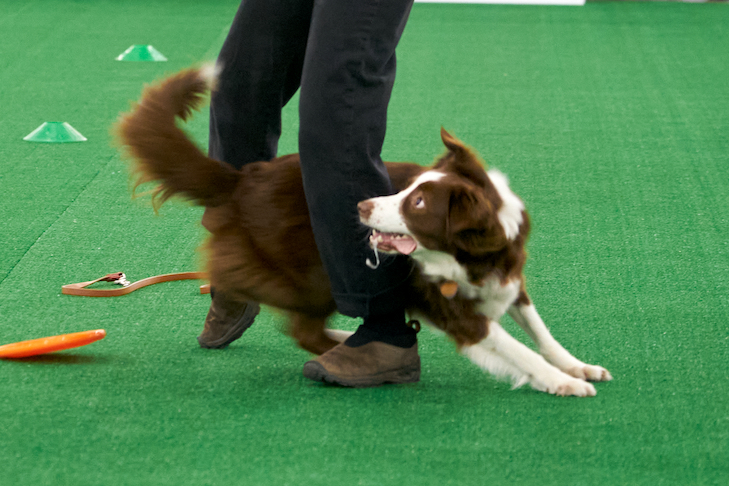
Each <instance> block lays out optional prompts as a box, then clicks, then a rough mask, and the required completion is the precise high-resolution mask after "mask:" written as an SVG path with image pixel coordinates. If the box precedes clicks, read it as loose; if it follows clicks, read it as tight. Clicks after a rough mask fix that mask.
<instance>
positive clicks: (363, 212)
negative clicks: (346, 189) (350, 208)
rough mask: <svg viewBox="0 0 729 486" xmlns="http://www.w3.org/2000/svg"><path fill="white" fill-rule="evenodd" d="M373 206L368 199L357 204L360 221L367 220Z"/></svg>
mask: <svg viewBox="0 0 729 486" xmlns="http://www.w3.org/2000/svg"><path fill="white" fill-rule="evenodd" d="M374 206H375V205H374V204H372V201H370V200H369V199H368V200H366V201H362V202H360V203H359V204H357V209H358V210H359V216H360V218H362V219H365V220H366V219H369V217H370V215H371V214H372V209H373V208H374Z"/></svg>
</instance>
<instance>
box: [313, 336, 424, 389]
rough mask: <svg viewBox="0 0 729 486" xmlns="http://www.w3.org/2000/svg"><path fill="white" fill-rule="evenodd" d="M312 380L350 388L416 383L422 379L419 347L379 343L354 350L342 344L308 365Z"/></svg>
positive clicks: (415, 345)
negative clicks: (402, 346) (401, 346)
mask: <svg viewBox="0 0 729 486" xmlns="http://www.w3.org/2000/svg"><path fill="white" fill-rule="evenodd" d="M304 376H305V377H307V378H309V379H310V380H314V381H320V382H322V383H329V384H334V385H340V386H348V387H356V388H361V387H369V386H379V385H382V384H385V383H413V382H416V381H418V380H420V356H418V344H417V343H416V344H414V345H413V346H412V347H410V348H400V347H398V346H393V345H391V344H386V343H383V342H379V341H372V342H370V343H367V344H364V345H362V346H357V347H354V348H353V347H350V346H347V345H346V344H344V343H342V344H339V345H337V346H335V347H333V348H332V349H330V350H329V351H327V352H326V353H324V354H322V355H321V356H319V357H318V358H316V359H314V360H312V361H309V362H307V363H306V364H305V365H304Z"/></svg>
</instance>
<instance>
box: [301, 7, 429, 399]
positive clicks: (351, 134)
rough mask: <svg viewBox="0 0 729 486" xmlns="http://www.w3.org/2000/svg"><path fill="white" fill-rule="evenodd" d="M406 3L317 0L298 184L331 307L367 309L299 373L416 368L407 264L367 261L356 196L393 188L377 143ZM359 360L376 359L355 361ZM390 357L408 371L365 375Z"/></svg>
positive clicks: (365, 382) (348, 311) (355, 377)
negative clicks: (348, 332)
mask: <svg viewBox="0 0 729 486" xmlns="http://www.w3.org/2000/svg"><path fill="white" fill-rule="evenodd" d="M411 6H412V0H387V1H379V0H317V1H316V2H315V6H314V11H313V15H312V22H311V28H310V32H309V41H308V44H307V50H306V58H305V62H304V71H303V75H302V81H301V97H300V104H299V117H300V129H299V151H300V155H301V164H302V174H303V177H304V189H305V192H306V197H307V203H308V205H309V212H310V215H311V221H312V227H313V229H314V235H315V237H316V242H317V246H318V248H319V252H320V254H321V256H322V260H323V262H324V265H325V267H326V269H327V273H328V275H329V278H330V281H331V285H332V292H333V296H334V299H335V301H336V302H337V308H338V310H339V311H340V312H341V313H343V314H345V315H349V316H353V317H363V318H364V324H363V325H362V326H361V327H360V329H358V330H357V332H356V333H355V334H354V335H353V336H352V337H350V338H349V339H348V340H347V341H346V342H345V343H344V344H342V345H339V346H337V347H335V348H334V349H333V350H331V351H330V352H328V353H325V354H324V355H322V356H321V357H320V358H317V360H315V361H314V362H310V363H307V365H306V366H305V375H306V376H308V377H309V378H312V379H315V380H319V381H333V382H336V383H339V384H345V385H353V386H371V385H376V384H379V383H381V382H383V381H397V382H403V381H415V380H417V376H419V359H417V343H416V339H415V333H414V331H413V330H412V329H410V328H409V327H407V326H406V324H405V312H404V304H403V301H404V296H403V292H404V290H405V285H404V284H405V282H406V280H407V277H408V275H409V272H410V269H411V267H410V263H409V261H408V260H407V259H406V258H405V257H397V258H385V259H383V260H382V262H381V264H380V266H379V267H378V268H376V269H371V268H369V267H368V266H366V265H365V261H366V260H367V258H372V256H373V254H372V250H371V249H370V248H369V243H368V238H367V236H368V230H367V229H366V228H365V227H364V226H363V225H361V224H360V223H359V218H358V214H357V203H358V202H360V201H362V200H364V199H368V198H371V197H374V196H380V195H386V194H391V193H392V187H391V184H390V180H389V178H388V176H387V171H386V169H385V167H384V165H383V163H382V159H381V158H380V152H381V149H382V144H383V141H384V138H385V128H386V119H387V105H388V102H389V99H390V94H391V92H392V87H393V84H394V80H395V47H396V46H397V43H398V41H399V39H400V36H401V34H402V31H403V29H404V26H405V23H406V21H407V17H408V14H409V12H410V8H411ZM383 346H384V347H383ZM385 347H386V348H385ZM391 348H392V349H391ZM384 349H387V351H386V352H385V351H383V350H384ZM353 350H356V351H353ZM354 354H357V355H358V356H359V355H361V356H359V357H357V358H354ZM374 355H378V356H381V357H383V359H385V360H386V361H389V362H391V363H390V364H384V368H383V367H382V366H383V363H382V362H381V361H382V360H379V359H375V360H374V361H372V360H368V359H365V357H366V356H370V357H372V356H374ZM348 356H349V357H348ZM385 356H387V357H386V358H384V357H385ZM350 358H351V359H350ZM345 361H346V362H349V363H357V364H356V366H354V368H356V369H354V368H353V367H349V368H347V366H346V365H345V367H344V368H342V366H340V365H341V364H342V363H343V362H345ZM416 361H417V373H416V372H415V362H416ZM365 362H371V364H372V366H364V368H363V367H362V366H360V365H361V364H362V363H365ZM393 363H394V365H393ZM398 363H399V364H398ZM403 363H407V364H406V365H405V364H403ZM391 365H392V366H395V367H396V368H398V367H400V368H402V367H403V366H405V367H406V368H408V370H409V371H408V373H406V375H407V376H401V374H398V373H395V375H397V376H396V380H393V379H390V378H385V379H383V381H380V382H379V383H378V379H376V378H375V379H372V378H367V375H372V374H378V375H379V376H380V377H383V376H385V375H387V373H385V374H383V370H384V372H386V371H387V369H386V368H387V367H388V366H391ZM396 371H397V370H396ZM416 374H417V376H416ZM344 375H347V377H348V378H346V379H339V380H338V377H339V378H341V377H342V376H344ZM395 375H392V376H395ZM387 376H390V375H387Z"/></svg>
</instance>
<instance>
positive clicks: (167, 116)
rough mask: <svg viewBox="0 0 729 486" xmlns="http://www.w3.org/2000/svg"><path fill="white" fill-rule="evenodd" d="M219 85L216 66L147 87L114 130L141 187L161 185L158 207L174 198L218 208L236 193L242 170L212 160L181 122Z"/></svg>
mask: <svg viewBox="0 0 729 486" xmlns="http://www.w3.org/2000/svg"><path fill="white" fill-rule="evenodd" d="M214 82H215V69H214V68H213V67H212V66H206V67H203V68H199V69H186V70H184V71H181V72H179V73H177V74H175V75H173V76H170V77H169V78H167V79H165V80H163V81H161V82H159V83H156V84H153V85H151V86H149V87H147V88H145V90H144V92H143V93H142V98H141V100H140V101H139V102H138V103H136V104H135V105H134V106H133V107H132V111H131V112H129V113H127V114H125V115H123V116H122V117H121V119H120V120H119V122H118V123H117V124H116V125H115V126H114V129H113V131H114V134H115V136H116V138H117V140H118V142H119V143H120V144H121V145H124V146H125V147H126V149H127V152H128V155H129V157H130V158H131V162H132V172H133V174H134V176H135V177H136V186H135V189H136V187H137V186H139V185H140V184H143V183H145V182H153V181H157V182H159V183H160V185H159V187H158V188H157V191H156V193H155V195H154V200H155V206H159V205H161V204H162V203H164V202H165V201H166V200H167V199H169V198H170V197H172V196H174V195H180V196H182V197H185V198H187V199H190V200H192V201H194V202H195V203H196V204H199V205H201V206H217V205H220V204H222V203H224V202H225V201H226V200H227V199H228V198H229V197H230V195H231V194H232V193H233V190H234V189H235V186H236V184H237V182H238V177H239V173H238V171H236V170H235V169H234V168H233V167H231V166H229V165H227V164H223V163H221V162H218V161H216V160H213V159H211V158H209V157H207V156H206V155H205V154H204V153H203V152H202V151H201V150H200V149H199V148H198V147H197V145H195V143H193V142H192V140H190V138H189V137H188V136H187V134H186V133H185V132H184V131H183V130H181V129H180V128H179V127H178V126H177V123H176V119H175V118H176V117H179V118H180V119H182V120H183V121H185V120H187V119H188V118H189V116H190V115H191V114H192V112H193V111H194V110H195V109H197V108H198V107H199V105H200V104H201V103H202V101H203V99H204V96H205V95H206V94H207V92H208V91H209V90H210V89H211V88H212V87H213V84H214Z"/></svg>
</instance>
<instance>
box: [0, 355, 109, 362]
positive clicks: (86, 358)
mask: <svg viewBox="0 0 729 486" xmlns="http://www.w3.org/2000/svg"><path fill="white" fill-rule="evenodd" d="M0 361H4V362H6V363H25V364H39V365H79V364H107V363H109V362H111V359H109V358H107V357H103V356H94V355H85V354H69V353H64V354H44V355H41V356H31V357H29V358H14V359H2V360H0Z"/></svg>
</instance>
